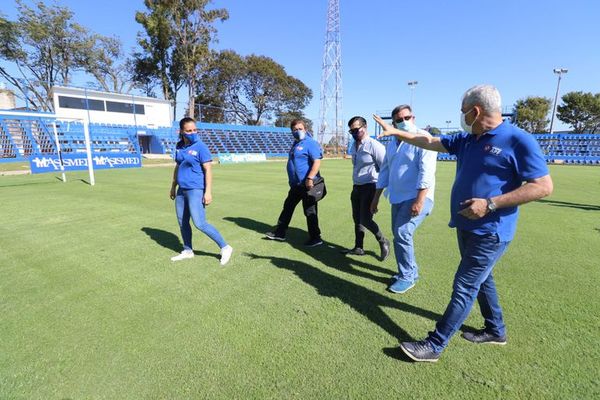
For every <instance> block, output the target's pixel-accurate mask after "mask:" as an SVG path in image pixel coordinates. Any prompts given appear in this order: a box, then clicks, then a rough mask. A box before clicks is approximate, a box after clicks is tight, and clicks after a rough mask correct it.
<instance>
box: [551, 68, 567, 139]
mask: <svg viewBox="0 0 600 400" xmlns="http://www.w3.org/2000/svg"><path fill="white" fill-rule="evenodd" d="M567 72H569V70H568V69H566V68H554V73H555V74H556V75H558V83H557V84H556V95H555V96H554V106H553V107H552V119H550V133H552V129H553V128H554V115H555V114H556V106H557V104H558V91H559V90H560V79H561V78H562V74H566V73H567Z"/></svg>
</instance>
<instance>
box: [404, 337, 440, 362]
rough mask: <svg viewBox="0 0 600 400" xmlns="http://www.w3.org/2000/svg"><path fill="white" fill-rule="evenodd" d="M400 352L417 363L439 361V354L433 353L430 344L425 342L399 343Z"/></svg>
mask: <svg viewBox="0 0 600 400" xmlns="http://www.w3.org/2000/svg"><path fill="white" fill-rule="evenodd" d="M400 348H401V349H402V351H403V352H404V353H405V354H406V355H407V356H409V357H410V359H411V360H414V361H419V362H437V360H439V359H440V355H441V354H440V353H436V352H435V351H433V347H432V346H431V343H429V342H428V341H427V340H421V341H419V342H402V343H400Z"/></svg>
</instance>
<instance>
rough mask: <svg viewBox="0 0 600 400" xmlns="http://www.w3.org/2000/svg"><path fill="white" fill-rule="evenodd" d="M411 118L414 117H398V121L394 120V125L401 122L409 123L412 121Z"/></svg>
mask: <svg viewBox="0 0 600 400" xmlns="http://www.w3.org/2000/svg"><path fill="white" fill-rule="evenodd" d="M412 117H414V115H407V116H406V117H400V118H398V119H395V120H394V123H396V124H399V123H401V122H402V121H410V120H411V119H412Z"/></svg>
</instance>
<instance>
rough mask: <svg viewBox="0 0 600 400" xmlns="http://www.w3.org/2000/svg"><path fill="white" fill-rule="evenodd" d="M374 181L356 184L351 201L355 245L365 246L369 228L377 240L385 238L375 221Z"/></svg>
mask: <svg viewBox="0 0 600 400" xmlns="http://www.w3.org/2000/svg"><path fill="white" fill-rule="evenodd" d="M376 190H377V189H376V188H375V184H374V183H367V184H364V185H354V187H353V188H352V194H351V195H350V201H351V202H352V219H353V220H354V247H358V248H361V249H362V248H363V245H364V239H365V231H366V230H367V229H368V230H369V231H370V232H371V233H373V235H375V238H376V239H377V241H381V240H383V234H382V233H381V231H380V230H379V226H378V225H377V224H376V223H375V221H373V214H372V213H371V202H372V201H373V197H375V191H376Z"/></svg>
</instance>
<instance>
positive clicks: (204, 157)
mask: <svg viewBox="0 0 600 400" xmlns="http://www.w3.org/2000/svg"><path fill="white" fill-rule="evenodd" d="M209 161H212V155H211V154H210V151H209V150H208V147H206V145H205V144H204V143H202V141H200V140H199V141H197V142H196V143H194V144H192V145H189V146H186V147H182V148H180V149H177V150H176V152H175V162H176V163H177V165H178V166H179V169H178V170H177V184H178V185H179V187H180V188H182V189H204V170H203V169H202V164H204V163H206V162H209Z"/></svg>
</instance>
